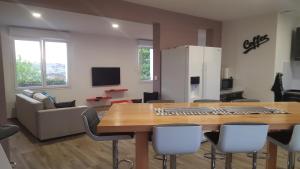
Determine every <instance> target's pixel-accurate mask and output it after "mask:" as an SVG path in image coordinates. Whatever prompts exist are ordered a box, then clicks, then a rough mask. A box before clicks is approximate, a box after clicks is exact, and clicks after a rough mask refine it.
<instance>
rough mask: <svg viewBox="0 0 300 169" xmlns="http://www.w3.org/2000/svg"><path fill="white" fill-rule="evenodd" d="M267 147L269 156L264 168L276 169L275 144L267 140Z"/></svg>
mask: <svg viewBox="0 0 300 169" xmlns="http://www.w3.org/2000/svg"><path fill="white" fill-rule="evenodd" d="M267 149H268V155H269V158H268V159H267V161H266V169H276V162H277V146H276V145H275V144H273V143H271V142H268V147H267Z"/></svg>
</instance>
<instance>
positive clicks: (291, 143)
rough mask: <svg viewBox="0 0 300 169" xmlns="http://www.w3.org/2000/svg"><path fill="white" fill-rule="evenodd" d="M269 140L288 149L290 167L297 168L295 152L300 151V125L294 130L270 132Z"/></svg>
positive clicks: (290, 168) (291, 168)
mask: <svg viewBox="0 0 300 169" xmlns="http://www.w3.org/2000/svg"><path fill="white" fill-rule="evenodd" d="M268 139H269V141H271V142H272V143H274V144H276V145H278V146H280V147H281V148H283V149H285V150H286V151H288V169H294V168H295V153H296V152H299V151H300V125H295V126H294V128H293V130H286V131H278V132H271V133H269V137H268Z"/></svg>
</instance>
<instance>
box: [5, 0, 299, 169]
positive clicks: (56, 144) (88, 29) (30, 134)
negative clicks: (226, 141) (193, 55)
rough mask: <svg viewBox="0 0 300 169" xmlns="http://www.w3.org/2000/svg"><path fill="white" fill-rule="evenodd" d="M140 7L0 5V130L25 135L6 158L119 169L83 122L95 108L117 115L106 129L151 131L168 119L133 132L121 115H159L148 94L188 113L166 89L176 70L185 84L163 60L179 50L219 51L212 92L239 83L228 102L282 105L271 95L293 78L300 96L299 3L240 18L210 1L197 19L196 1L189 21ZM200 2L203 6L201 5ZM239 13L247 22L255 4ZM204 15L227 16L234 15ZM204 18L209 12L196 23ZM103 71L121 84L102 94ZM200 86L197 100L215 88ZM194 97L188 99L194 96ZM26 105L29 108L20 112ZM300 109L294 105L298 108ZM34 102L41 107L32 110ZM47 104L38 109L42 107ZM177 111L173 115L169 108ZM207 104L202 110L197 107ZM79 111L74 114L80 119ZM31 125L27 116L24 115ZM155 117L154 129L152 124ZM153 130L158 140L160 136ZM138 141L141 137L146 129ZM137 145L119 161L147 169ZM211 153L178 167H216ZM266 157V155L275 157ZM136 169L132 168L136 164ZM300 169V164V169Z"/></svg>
mask: <svg viewBox="0 0 300 169" xmlns="http://www.w3.org/2000/svg"><path fill="white" fill-rule="evenodd" d="M133 1H134V0H133ZM191 1H193V0H191ZM266 1H267V0H266ZM141 3H142V4H140V2H131V0H128V1H109V0H101V1H99V2H92V1H89V2H72V1H68V0H65V1H63V2H60V1H53V2H41V1H38V0H29V1H24V2H23V1H21V2H11V1H9V0H8V1H5V2H3V1H0V16H1V17H0V32H1V34H0V35H1V36H0V37H1V45H0V47H1V49H2V53H1V59H0V61H1V62H2V63H1V62H0V70H1V71H2V70H3V73H1V71H0V79H1V81H2V82H1V83H0V91H1V92H0V101H1V102H0V103H1V104H0V107H1V108H0V112H1V113H0V115H1V116H0V117H1V118H0V122H3V123H7V121H8V122H9V123H13V124H17V125H19V126H20V131H19V132H18V133H17V134H15V135H13V136H11V137H10V138H9V139H5V140H3V141H2V147H3V148H4V149H5V150H6V152H7V154H8V155H7V156H8V157H9V160H10V161H15V162H16V166H15V168H20V169H21V168H24V169H31V168H47V169H48V168H49V169H50V168H62V169H67V168H111V167H112V165H115V164H114V160H113V159H111V156H112V154H113V152H112V149H113V145H111V141H102V142H101V141H100V143H99V142H96V141H94V140H92V139H90V138H89V137H88V136H87V135H85V134H84V132H85V128H84V125H83V124H82V116H81V114H82V113H83V112H85V110H86V109H88V108H96V109H97V111H98V113H99V116H102V115H105V113H106V112H107V111H108V110H110V111H109V113H112V112H114V113H115V114H114V115H112V114H109V115H108V116H106V117H107V119H105V121H104V123H103V125H105V124H107V123H108V122H109V121H113V120H116V121H115V123H114V125H121V124H122V123H121V122H127V123H126V124H125V125H124V126H125V127H128V126H129V128H130V127H132V125H133V124H134V123H133V122H134V121H135V120H140V119H142V120H144V123H143V124H139V125H137V126H140V127H141V128H142V127H143V126H147V125H153V123H156V122H158V123H160V122H164V120H162V119H163V118H162V119H159V120H157V119H155V118H153V117H152V116H151V117H148V116H144V117H142V116H131V115H130V114H129V115H128V116H127V117H128V118H132V119H124V120H123V121H122V119H121V116H119V115H120V114H121V112H122V111H121V108H120V107H118V106H119V105H123V106H125V107H126V104H127V103H129V104H128V105H132V104H134V105H135V106H137V107H136V109H134V110H132V112H133V114H134V113H136V112H135V111H136V110H140V111H141V113H145V111H144V110H145V109H144V107H143V106H146V105H148V106H150V107H151V108H153V107H155V106H156V104H155V103H153V104H149V103H148V104H147V103H146V104H135V103H132V102H139V103H140V102H143V99H144V92H147V93H153V92H154V93H156V92H158V93H159V95H160V96H161V98H160V99H161V100H160V101H175V102H176V103H174V104H177V103H178V102H179V101H177V100H176V98H171V99H169V98H168V97H166V95H165V93H164V91H166V90H165V86H164V85H165V83H164V80H165V79H167V78H164V77H163V76H164V72H163V71H164V70H166V69H169V70H174V72H171V73H173V76H174V77H175V79H180V78H179V74H177V72H176V71H177V70H179V67H172V68H173V69H171V68H170V67H167V68H166V67H165V66H164V63H163V62H164V59H163V58H164V57H165V54H164V52H165V51H167V50H173V49H178V48H177V47H179V48H180V47H184V46H185V47H186V46H188V47H187V48H189V47H191V48H193V47H195V46H205V47H203V48H204V49H203V50H206V49H205V48H208V49H212V48H213V49H216V50H219V51H221V53H220V57H219V60H217V61H213V64H214V65H213V66H214V67H210V68H211V69H213V70H221V71H218V75H217V76H216V77H217V78H216V80H217V81H214V82H213V83H214V84H217V86H218V85H221V86H222V80H223V79H225V80H228V79H229V80H230V79H231V80H232V79H233V84H232V85H231V87H229V88H230V89H229V90H226V91H225V93H228V92H231V93H233V94H235V92H236V91H238V92H240V93H242V96H235V97H237V98H234V99H236V100H239V99H249V100H251V99H252V101H253V100H255V101H261V102H263V103H262V104H267V102H273V101H274V94H273V92H272V91H271V88H272V85H273V82H274V80H275V76H276V74H277V73H282V74H283V79H282V83H283V85H282V86H283V88H284V90H290V89H291V90H299V89H300V87H299V82H300V77H299V72H300V69H299V68H300V65H299V62H298V61H296V59H295V58H293V57H291V51H292V48H293V45H294V43H293V42H292V39H293V37H295V35H293V32H294V34H295V32H296V28H297V27H300V19H299V18H300V12H299V9H298V8H297V7H298V6H297V5H298V4H296V5H295V4H293V5H291V4H288V5H286V4H284V5H281V4H280V3H276V5H274V6H272V5H271V6H270V4H272V3H271V2H266V3H261V4H260V3H258V2H257V3H258V4H259V5H257V4H256V5H254V4H252V3H251V2H249V3H250V4H251V5H253V6H250V8H251V9H253V10H252V11H251V10H249V11H248V10H247V12H241V11H242V10H241V11H235V12H231V10H229V7H228V6H226V8H224V10H223V9H221V8H220V7H219V5H218V4H210V3H208V4H207V2H206V3H204V6H205V5H206V7H201V9H202V10H199V9H195V8H193V3H196V2H195V1H194V2H193V3H188V5H189V9H190V10H187V11H189V12H187V11H186V10H185V9H184V8H180V7H176V5H175V6H173V8H172V9H171V7H170V6H168V5H166V4H165V3H164V2H161V4H160V3H159V2H157V3H156V2H154V3H153V4H151V3H150V2H141ZM143 3H144V4H143ZM198 3H199V2H198ZM198 3H196V4H197V5H198V6H199V4H198ZM231 3H232V1H231ZM235 3H238V2H235ZM66 4H68V5H66ZM178 4H180V3H178ZM238 4H239V7H240V8H241V9H244V11H246V10H245V9H247V5H243V4H240V3H238ZM250 4H249V5H250ZM160 5H162V7H160ZM181 5H183V4H181ZM231 5H232V4H231ZM259 6H262V7H259ZM176 8H177V10H176ZM205 8H212V9H214V10H216V9H219V10H220V11H223V13H222V12H212V11H213V10H205ZM254 9H257V10H254ZM198 11H200V13H197V12H198ZM201 11H202V12H201ZM2 16H3V17H2ZM299 32H300V31H299ZM255 38H256V39H257V41H256V39H255ZM246 41H247V42H248V43H249V44H250V43H251V42H252V41H253V43H252V44H254V46H251V45H249V46H248V47H247V45H246V47H245V45H243V44H245V42H246ZM262 42H263V43H262ZM255 45H256V46H255ZM207 51H208V50H207ZM245 51H247V52H245ZM143 52H144V53H143ZM203 60H205V59H203ZM218 63H220V65H219V64H218ZM26 65H27V67H26ZM28 65H30V66H29V67H28ZM203 65H205V64H203ZM206 66H207V65H206ZM204 67H205V66H203V69H205V68H204ZM33 69H34V70H33ZM103 69H106V70H107V69H109V71H110V72H109V73H107V72H106V74H109V76H107V77H106V79H105V80H107V79H109V80H112V79H113V80H112V81H113V82H110V84H104V85H103V84H100V85H99V84H96V83H97V82H96V81H97V80H96V78H97V77H101V75H99V74H98V75H95V74H97V73H95V72H94V71H97V70H98V71H101V70H103ZM112 71H117V75H116V77H115V78H112V77H114V75H113V74H114V73H113V72H112ZM94 73H95V74H94ZM98 73H99V72H98ZM24 74H25V75H24ZM100 74H101V72H100ZM2 75H3V77H2ZM176 76H177V77H178V78H177V77H176ZM190 76H191V81H192V79H193V81H194V82H189V83H188V85H189V87H190V88H189V89H191V90H195V89H198V88H197V85H199V86H200V85H202V83H203V84H205V80H204V82H203V81H202V80H203V79H205V78H206V77H205V76H206V75H203V77H202V76H201V78H200V76H199V77H198V75H190ZM208 76H211V77H212V74H210V73H208ZM24 79H25V80H24ZM26 79H27V80H26ZM116 79H117V80H116ZM188 79H189V78H188ZM101 80H103V79H101ZM177 82H178V83H180V82H181V81H179V80H178V81H177ZM205 85H206V86H208V87H211V86H212V85H207V84H205ZM195 86H196V87H195ZM183 88H185V87H183ZM217 88H218V89H217V91H216V93H217V94H216V95H217V100H218V102H219V101H220V99H221V101H222V92H224V91H222V90H220V88H221V89H222V87H220V86H218V87H217ZM179 90H180V89H178V91H179ZM201 90H202V89H201ZM173 91H174V93H176V92H177V90H173ZM173 91H172V92H173ZM199 91H200V90H199ZM28 92H29V93H28ZM31 92H33V93H31ZM37 93H38V94H39V93H42V95H43V96H42V97H43V98H44V97H45V96H46V98H47V100H51V99H53V100H51V101H52V102H51V103H52V105H51V107H50V108H49V107H47V106H48V105H46V104H45V103H42V104H41V105H40V104H38V103H37V102H36V99H35V98H36V97H35V96H33V95H34V94H37ZM187 93H188V92H186V90H185V91H184V95H185V94H187ZM195 93H196V94H197V92H195ZM193 94H194V93H193ZM198 94H199V93H198ZM18 95H22V96H21V97H19V96H18ZM23 95H27V96H26V97H24V96H23ZM28 95H29V96H28ZM27 97H29V98H27ZM181 97H183V96H181ZM184 97H186V96H184ZM187 97H190V96H187ZM191 97H194V98H192V99H194V100H195V98H196V97H195V96H191ZM18 98H21V101H20V99H19V100H18ZM24 98H25V99H24ZM199 98H200V97H199ZM172 99H174V100H172ZM184 99H186V98H183V100H184ZM201 99H212V98H209V97H202V98H201ZM294 99H295V98H294ZM297 99H298V98H296V100H290V101H299V100H297ZM28 100H29V102H30V104H28V103H27V101H28ZM42 100H43V99H42ZM74 100H75V103H74ZM194 100H192V101H184V102H193V101H194ZM249 100H248V101H249ZM37 101H38V102H39V100H38V99H37ZM231 101H232V100H230V101H229V104H231ZM117 103H126V104H117ZM172 104H173V103H170V105H172ZM188 104H189V103H188ZM216 104H220V105H221V106H222V105H223V104H224V105H226V104H227V103H214V104H212V105H216ZM251 104H252V103H251ZM251 104H250V105H251ZM253 104H256V103H253ZM257 104H259V103H257ZM295 104H296V103H295ZM28 105H29V107H30V106H32V105H34V106H33V107H31V108H33V109H34V111H31V110H29V109H28ZM69 105H71V106H69ZM112 105H113V106H112ZM163 105H164V104H163ZM166 105H167V106H169V103H166ZM189 105H190V104H189ZM191 105H193V104H192V103H191ZM199 105H200V106H201V105H202V104H201V103H199V104H197V105H196V106H199ZM39 106H40V107H43V108H40V107H39ZM64 106H65V107H64ZM111 106H112V107H111ZM139 106H140V107H139ZM45 107H47V109H45ZM282 107H284V106H282ZM286 107H288V106H286ZM110 108H111V109H110ZM119 108H120V109H119ZM75 111H76V113H74V112H75ZM28 112H33V113H34V114H38V113H37V112H39V113H40V114H39V115H34V118H37V119H38V118H40V119H39V120H36V121H35V120H33V118H31V117H30V118H29V116H31V115H29V114H31V113H28ZM69 112H73V114H72V115H71V116H70V113H69ZM68 113H69V114H68ZM20 114H22V115H21V116H19V115H20ZM54 114H56V115H54ZM141 115H142V114H141ZM112 117H114V118H112ZM146 117H148V119H143V118H146ZM170 119H173V118H172V117H170ZM195 119H198V118H195ZM208 119H209V118H208ZM214 119H216V118H214ZM253 119H255V118H252V120H253ZM193 120H194V119H190V120H189V121H188V123H190V122H194V121H193ZM201 122H202V121H201ZM299 122H300V121H299ZM79 123H80V125H78V124H79ZM290 123H292V122H290ZM1 124H2V123H1ZM100 124H101V125H102V123H100ZM100 124H99V125H100ZM203 124H206V122H203ZM33 126H34V127H33ZM62 126H63V127H62ZM78 126H79V127H78ZM77 127H78V128H77ZM106 127H107V126H106ZM110 127H111V128H110ZM110 127H107V128H110V129H113V130H115V131H116V130H117V128H118V127H115V126H110ZM114 127H115V128H114ZM144 128H147V129H148V128H149V126H147V127H144ZM122 130H123V129H122ZM130 130H134V132H138V131H139V129H138V128H130ZM124 131H125V130H123V132H124ZM37 133H39V134H37ZM137 138H139V136H135V137H133V141H132V140H129V141H128V140H125V141H120V143H119V156H120V159H121V157H122V159H123V158H126V159H129V160H130V161H133V162H134V163H135V164H134V165H135V166H136V167H137V166H140V164H141V161H142V160H137V159H138V158H139V157H138V156H137V153H138V152H135V148H136V150H137V147H136V142H137V140H136V141H134V139H137ZM8 143H9V146H8ZM149 143H150V142H149ZM210 145H211V144H209V142H203V148H201V150H200V151H198V152H197V153H196V155H195V156H192V155H187V156H179V157H178V168H191V169H192V168H198V167H199V166H200V165H201V166H203V168H210V160H208V159H206V158H202V157H203V156H204V154H205V153H207V152H210V147H209V146H210ZM154 151H155V150H154V149H152V148H150V149H149V154H151V155H153V156H154V158H152V156H150V158H149V164H150V166H151V168H161V160H162V159H160V157H157V156H156V155H155V152H154ZM262 151H263V152H264V151H266V146H265V148H264V149H263V150H262ZM9 153H10V155H9ZM135 153H136V155H135ZM0 154H1V153H0ZM142 154H143V153H142ZM144 154H146V153H144ZM147 154H148V153H147ZM278 154H280V156H279V157H278V159H279V161H280V162H278V166H280V167H285V162H286V157H287V155H286V152H285V151H283V149H278ZM0 157H1V155H0ZM141 157H142V156H141ZM143 157H145V156H143ZM221 158H224V157H221ZM234 158H235V159H240V160H234V162H233V166H234V168H249V167H250V164H251V163H250V162H248V161H247V160H249V159H248V157H247V156H245V155H237V156H236V157H234ZM140 159H141V158H140ZM171 161H172V160H171ZM127 162H128V161H127ZM127 162H125V163H123V162H122V163H120V168H128V165H127ZM265 163H268V161H266V162H265V160H261V159H259V162H258V166H259V167H263V165H265ZM12 164H13V166H14V165H15V164H14V163H12ZM129 164H130V166H129V167H131V163H129ZM1 165H2V164H1ZM217 165H218V166H224V165H225V160H217ZM298 165H299V162H296V166H298ZM1 167H2V166H1ZM1 167H0V168H1ZM114 167H115V166H114ZM139 169H140V168H139Z"/></svg>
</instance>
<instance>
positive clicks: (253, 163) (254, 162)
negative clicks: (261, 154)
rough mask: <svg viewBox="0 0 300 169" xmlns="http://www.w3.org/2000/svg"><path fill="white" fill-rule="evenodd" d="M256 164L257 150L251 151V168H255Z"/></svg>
mask: <svg viewBox="0 0 300 169" xmlns="http://www.w3.org/2000/svg"><path fill="white" fill-rule="evenodd" d="M256 166H257V152H253V153H252V169H256Z"/></svg>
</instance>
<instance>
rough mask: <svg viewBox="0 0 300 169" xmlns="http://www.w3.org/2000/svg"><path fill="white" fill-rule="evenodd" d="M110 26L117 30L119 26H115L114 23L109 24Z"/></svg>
mask: <svg viewBox="0 0 300 169" xmlns="http://www.w3.org/2000/svg"><path fill="white" fill-rule="evenodd" d="M111 26H112V27H113V28H115V29H117V28H119V24H116V23H113V24H111Z"/></svg>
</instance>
